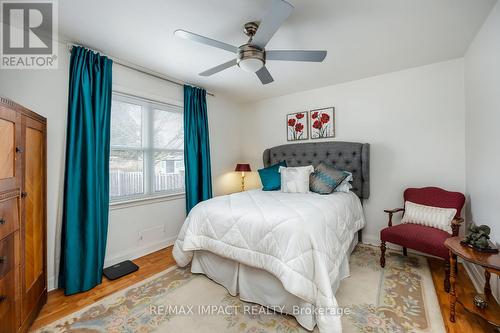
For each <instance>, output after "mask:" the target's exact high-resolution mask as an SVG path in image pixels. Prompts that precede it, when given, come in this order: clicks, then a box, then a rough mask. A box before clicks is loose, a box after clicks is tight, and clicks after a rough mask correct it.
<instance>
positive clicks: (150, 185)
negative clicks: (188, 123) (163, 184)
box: [109, 91, 185, 205]
mask: <svg viewBox="0 0 500 333" xmlns="http://www.w3.org/2000/svg"><path fill="white" fill-rule="evenodd" d="M111 100H112V101H111V103H113V101H115V100H116V101H120V102H124V103H129V104H134V105H138V106H140V107H141V113H142V118H141V126H142V127H141V134H142V138H141V143H142V144H141V147H140V148H138V147H128V146H124V145H111V144H110V156H111V154H112V152H113V150H125V151H138V152H142V154H143V193H141V194H135V195H124V196H119V197H111V196H110V197H109V202H110V205H117V204H126V203H130V202H132V203H137V202H141V201H146V200H154V201H155V202H156V201H157V200H158V199H161V198H165V197H180V196H184V194H185V185H184V186H183V188H182V190H164V191H156V190H155V171H154V168H155V165H154V162H155V159H154V158H155V153H157V152H166V153H169V152H172V153H182V155H184V147H183V148H182V149H166V148H157V147H154V135H155V133H154V121H155V119H154V118H155V117H154V113H155V112H154V111H155V110H160V111H165V112H175V113H180V114H183V113H184V110H183V107H182V106H180V105H175V104H170V103H165V102H159V101H155V100H152V99H149V98H144V97H139V96H135V95H131V94H128V93H123V92H118V91H113V92H112V98H111ZM110 136H111V131H110ZM183 139H184V137H183ZM110 141H111V138H110ZM183 181H184V180H183Z"/></svg>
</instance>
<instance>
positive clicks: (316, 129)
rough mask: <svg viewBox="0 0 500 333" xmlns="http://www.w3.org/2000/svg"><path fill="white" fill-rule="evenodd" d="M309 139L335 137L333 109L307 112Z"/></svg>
mask: <svg viewBox="0 0 500 333" xmlns="http://www.w3.org/2000/svg"><path fill="white" fill-rule="evenodd" d="M309 117H310V119H309V123H310V124H311V139H323V138H333V137H335V109H334V108H333V107H331V108H324V109H317V110H312V111H309Z"/></svg>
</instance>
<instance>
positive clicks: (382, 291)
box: [37, 245, 445, 333]
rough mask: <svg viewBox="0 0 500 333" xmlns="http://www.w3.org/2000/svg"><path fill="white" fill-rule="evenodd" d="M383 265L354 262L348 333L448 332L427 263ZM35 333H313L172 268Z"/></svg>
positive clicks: (364, 249) (366, 249) (359, 255)
mask: <svg viewBox="0 0 500 333" xmlns="http://www.w3.org/2000/svg"><path fill="white" fill-rule="evenodd" d="M378 259H379V250H378V248H376V247H371V246H367V245H358V246H357V247H356V249H355V251H354V252H353V254H352V255H351V258H350V267H351V276H350V277H348V278H346V279H344V280H343V281H342V283H341V286H340V289H339V291H338V292H337V300H338V302H339V305H340V306H342V307H344V308H348V309H349V313H348V314H344V315H343V317H342V326H343V331H344V332H380V333H382V332H387V333H397V332H433V333H434V332H445V329H444V325H443V321H442V318H441V311H440V309H439V304H438V301H437V298H436V293H435V290H434V285H433V282H432V278H431V275H430V271H429V267H428V265H427V261H426V259H425V258H423V257H420V256H416V255H411V254H410V255H409V256H408V257H404V256H402V255H400V254H399V253H396V252H391V251H388V253H387V254H386V267H385V269H382V268H380V266H379V264H378ZM243 308H246V309H251V310H250V311H241V309H243ZM317 331H318V330H317V328H316V329H315V332H317ZM37 332H44V333H56V332H57V333H59V332H85V333H91V332H92V333H93V332H96V333H97V332H99V333H101V332H102V333H104V332H111V333H113V332H116V333H122V332H130V333H132V332H134V333H135V332H143V333H146V332H182V333H184V332H189V333H191V332H193V333H194V332H241V333H267V332H280V333H296V332H307V331H306V330H305V329H303V328H302V327H301V326H300V325H299V324H298V323H297V321H296V320H295V318H294V317H291V316H288V315H281V314H278V313H273V312H272V311H270V310H269V309H267V308H264V307H260V306H255V305H251V304H249V303H245V302H242V301H240V300H239V298H237V297H233V296H231V295H229V294H228V293H227V291H226V289H224V288H223V287H221V286H220V285H218V284H216V283H214V282H212V281H211V280H209V279H208V278H206V277H205V276H203V275H193V274H191V272H190V271H189V269H180V268H172V269H169V270H167V271H165V272H162V273H160V274H158V275H156V276H153V277H151V278H149V279H147V280H145V281H143V282H140V283H138V284H136V285H135V286H132V287H130V288H127V289H125V290H123V291H120V292H118V293H115V294H113V295H111V296H108V297H107V298H104V299H103V300H101V301H99V302H98V303H95V304H93V305H91V306H89V307H87V308H85V309H83V310H81V311H78V312H76V313H73V314H72V315H70V316H68V317H66V318H63V319H61V320H59V321H57V322H55V323H52V324H51V325H50V326H47V327H44V328H42V329H40V330H38V331H37Z"/></svg>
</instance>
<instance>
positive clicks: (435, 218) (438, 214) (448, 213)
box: [401, 201, 457, 234]
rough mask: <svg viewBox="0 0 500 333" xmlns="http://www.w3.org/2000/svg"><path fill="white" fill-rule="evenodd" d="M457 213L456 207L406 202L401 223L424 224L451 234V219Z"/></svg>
mask: <svg viewBox="0 0 500 333" xmlns="http://www.w3.org/2000/svg"><path fill="white" fill-rule="evenodd" d="M456 214H457V210H456V209H455V208H439V207H431V206H424V205H419V204H416V203H414V202H411V201H406V202H405V213H404V215H403V219H402V220H401V223H414V224H422V225H426V226H428V227H434V228H437V229H441V230H444V231H446V232H447V233H449V234H451V233H452V229H451V221H452V220H453V218H454V217H455V215H456Z"/></svg>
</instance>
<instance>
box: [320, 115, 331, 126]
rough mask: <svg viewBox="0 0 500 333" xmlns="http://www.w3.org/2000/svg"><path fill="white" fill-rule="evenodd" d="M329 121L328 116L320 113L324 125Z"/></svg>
mask: <svg viewBox="0 0 500 333" xmlns="http://www.w3.org/2000/svg"><path fill="white" fill-rule="evenodd" d="M329 121H330V116H329V115H328V114H326V113H322V114H321V122H322V123H324V124H326V123H327V122H329Z"/></svg>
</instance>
